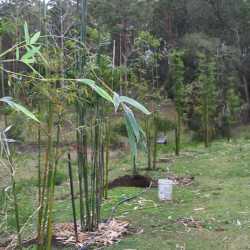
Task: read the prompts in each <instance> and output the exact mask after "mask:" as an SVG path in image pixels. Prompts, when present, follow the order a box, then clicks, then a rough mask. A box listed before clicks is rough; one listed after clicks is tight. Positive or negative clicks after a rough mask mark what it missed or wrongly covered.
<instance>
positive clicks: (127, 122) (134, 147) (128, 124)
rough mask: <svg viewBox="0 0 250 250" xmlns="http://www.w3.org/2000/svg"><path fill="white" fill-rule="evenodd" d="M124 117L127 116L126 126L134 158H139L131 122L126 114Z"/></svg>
mask: <svg viewBox="0 0 250 250" xmlns="http://www.w3.org/2000/svg"><path fill="white" fill-rule="evenodd" d="M124 116H125V124H126V128H127V132H128V142H129V145H130V149H131V152H132V156H134V157H136V156H137V143H136V138H135V136H134V133H133V129H132V127H131V124H130V122H129V119H128V117H127V115H126V113H125V114H124Z"/></svg>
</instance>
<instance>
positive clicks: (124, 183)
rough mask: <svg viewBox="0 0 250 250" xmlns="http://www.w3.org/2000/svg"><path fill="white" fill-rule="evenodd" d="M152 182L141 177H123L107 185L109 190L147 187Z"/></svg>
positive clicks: (147, 178)
mask: <svg viewBox="0 0 250 250" xmlns="http://www.w3.org/2000/svg"><path fill="white" fill-rule="evenodd" d="M152 181H153V180H152V179H151V178H150V177H147V176H142V175H125V176H121V177H119V178H117V179H115V180H113V181H112V182H110V183H109V188H110V189H112V188H115V187H143V188H145V187H149V186H150V184H151V182H152Z"/></svg>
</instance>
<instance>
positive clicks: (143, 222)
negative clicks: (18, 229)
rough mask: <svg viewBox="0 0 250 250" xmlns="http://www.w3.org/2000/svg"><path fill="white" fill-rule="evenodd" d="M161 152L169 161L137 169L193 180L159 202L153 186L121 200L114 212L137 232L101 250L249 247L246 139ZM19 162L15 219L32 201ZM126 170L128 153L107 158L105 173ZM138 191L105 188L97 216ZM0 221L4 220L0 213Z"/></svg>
mask: <svg viewBox="0 0 250 250" xmlns="http://www.w3.org/2000/svg"><path fill="white" fill-rule="evenodd" d="M26 157H28V158H30V157H31V156H26ZM162 157H163V158H169V159H170V161H169V163H161V164H159V165H158V167H159V170H158V171H150V172H147V173H146V172H145V171H141V174H146V175H151V176H152V177H153V178H160V177H165V176H166V174H167V173H168V172H170V173H174V174H177V175H179V176H184V175H192V176H194V177H195V180H194V183H193V185H191V186H184V187H180V186H176V187H175V188H174V196H173V197H174V199H173V201H172V202H168V203H166V202H159V200H158V193H157V189H155V188H151V189H150V190H149V191H148V192H146V193H144V194H142V195H139V196H138V198H136V199H134V200H132V201H130V202H128V203H124V204H122V205H121V206H120V207H119V208H118V210H117V212H116V217H118V218H121V219H124V220H128V221H130V223H131V225H132V226H133V227H135V228H137V229H138V230H139V231H140V233H138V234H132V235H129V236H127V237H125V238H123V239H122V240H121V242H119V243H118V244H116V245H114V246H111V247H107V248H105V249H107V250H125V249H127V250H128V249H130V250H132V249H137V250H142V249H145V250H146V249H148V250H149V249H155V250H158V249H159V250H160V249H164V250H165V249H166V250H167V249H188V250H192V249H194V250H201V249H202V250H206V249H209V250H210V249H214V250H223V249H232V250H237V249H239V250H243V249H250V140H248V139H239V140H238V141H237V142H236V141H233V142H230V143H228V142H225V141H222V140H221V141H216V142H214V143H213V144H212V146H211V147H210V148H208V149H205V148H204V147H203V145H195V146H189V147H186V148H185V151H183V152H182V154H181V155H180V156H179V157H175V156H174V155H173V154H170V153H169V148H168V146H166V147H164V146H163V147H161V149H160V153H159V158H162ZM25 159H26V158H25ZM24 162H26V161H24ZM138 165H139V168H140V167H142V168H144V167H145V157H144V156H143V155H141V156H140V158H139V164H138ZM19 166H20V168H21V169H23V171H20V172H22V173H23V172H25V169H26V170H28V172H29V173H31V174H30V176H29V177H27V176H28V175H25V174H22V175H20V180H19V184H18V187H19V202H20V207H21V220H22V221H26V219H27V218H28V217H29V216H30V215H31V214H32V212H34V207H35V204H36V201H35V199H34V197H35V195H36V194H35V189H36V188H35V181H34V178H35V177H34V175H33V174H32V173H33V172H35V171H33V172H32V171H31V170H30V166H27V165H26V164H23V165H22V164H21V165H20V164H19ZM60 172H61V175H62V184H61V186H58V187H57V190H56V197H57V203H56V207H55V219H56V221H57V222H66V221H71V220H72V217H71V205H70V198H69V197H67V198H65V197H64V198H63V196H65V194H67V193H69V186H68V181H67V179H66V173H67V168H66V163H65V166H64V167H63V165H62V167H61V169H60ZM129 173H131V166H130V161H129V156H128V155H123V156H122V158H120V159H114V160H112V164H111V178H115V177H117V176H119V175H124V174H129ZM1 176H2V175H1ZM141 191H142V189H138V188H115V189H113V190H111V191H110V193H109V199H108V200H107V201H105V202H104V205H103V218H107V217H108V216H109V215H110V213H111V209H112V207H113V206H114V204H116V203H117V202H118V201H120V200H121V199H124V198H125V197H130V196H133V195H135V194H137V193H140V192H141ZM12 214H13V210H12V208H11V206H10V207H9V212H8V217H7V222H8V227H7V228H6V224H4V223H3V224H2V226H1V227H0V238H1V235H3V234H4V231H6V230H8V231H13V229H14V218H13V215H12ZM180 218H186V219H191V220H195V221H196V220H197V221H199V222H200V224H201V227H191V226H185V225H183V224H178V223H176V221H177V220H178V219H180ZM1 221H4V219H3V217H2V218H1ZM35 222H36V218H34V219H31V221H30V223H29V224H30V226H28V228H27V232H26V233H27V234H28V233H29V232H32V231H35V226H34V225H35ZM32 224H33V226H32ZM140 229H141V230H140Z"/></svg>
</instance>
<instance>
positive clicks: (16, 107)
mask: <svg viewBox="0 0 250 250" xmlns="http://www.w3.org/2000/svg"><path fill="white" fill-rule="evenodd" d="M0 101H1V102H4V103H6V104H8V105H9V106H10V107H11V108H12V109H14V110H16V111H18V112H22V113H23V114H24V115H26V116H27V117H28V118H31V119H32V120H34V121H36V122H39V120H38V119H37V118H36V117H35V115H34V114H33V113H31V112H30V111H29V110H28V109H26V108H25V107H24V106H22V105H20V104H18V103H16V102H14V101H13V99H12V98H11V97H9V96H6V97H3V98H0Z"/></svg>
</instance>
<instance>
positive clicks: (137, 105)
mask: <svg viewBox="0 0 250 250" xmlns="http://www.w3.org/2000/svg"><path fill="white" fill-rule="evenodd" d="M120 100H121V102H123V103H127V104H130V105H131V106H133V107H135V108H137V109H139V110H140V111H141V112H143V113H144V114H146V115H150V114H151V113H150V112H149V111H148V110H147V109H146V108H145V107H144V106H143V105H142V104H140V103H139V102H137V101H135V100H134V99H132V98H130V97H127V96H120Z"/></svg>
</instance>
